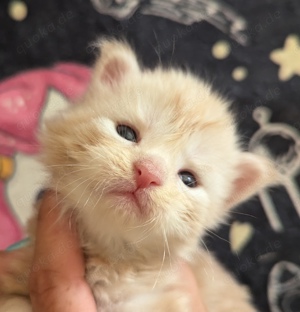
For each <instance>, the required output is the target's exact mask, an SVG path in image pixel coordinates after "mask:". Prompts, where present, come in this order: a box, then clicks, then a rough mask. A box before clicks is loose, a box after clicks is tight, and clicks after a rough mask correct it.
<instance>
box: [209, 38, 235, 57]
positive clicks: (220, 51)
mask: <svg viewBox="0 0 300 312" xmlns="http://www.w3.org/2000/svg"><path fill="white" fill-rule="evenodd" d="M230 51H231V48H230V44H229V43H228V42H227V41H225V40H221V41H218V42H216V43H215V44H214V46H213V47H212V55H213V56H214V57H215V58H216V59H219V60H222V59H225V58H226V57H228V55H229V54H230Z"/></svg>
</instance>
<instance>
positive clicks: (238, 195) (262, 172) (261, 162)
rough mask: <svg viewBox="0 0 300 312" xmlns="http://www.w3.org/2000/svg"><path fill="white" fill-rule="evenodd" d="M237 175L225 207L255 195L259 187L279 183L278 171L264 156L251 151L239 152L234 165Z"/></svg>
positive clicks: (232, 205) (230, 206)
mask: <svg viewBox="0 0 300 312" xmlns="http://www.w3.org/2000/svg"><path fill="white" fill-rule="evenodd" d="M236 170H237V177H236V179H235V180H234V183H233V188H232V191H231V194H230V196H229V198H228V199H227V204H226V206H227V208H232V207H234V206H236V205H238V204H239V203H241V202H243V201H245V200H247V199H248V198H249V197H251V196H253V195H255V193H257V192H258V191H259V190H260V189H262V188H264V187H267V186H271V185H275V184H278V183H279V180H280V177H279V172H278V171H277V170H276V168H275V165H274V164H273V163H272V162H271V161H270V160H267V159H266V158H263V157H260V156H258V155H255V154H251V153H246V152H245V153H241V154H240V159H239V162H238V165H237V167H236Z"/></svg>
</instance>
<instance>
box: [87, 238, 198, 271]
mask: <svg viewBox="0 0 300 312" xmlns="http://www.w3.org/2000/svg"><path fill="white" fill-rule="evenodd" d="M81 241H82V246H83V247H84V249H85V250H86V253H87V255H88V256H94V257H99V258H101V259H103V260H104V261H106V262H108V263H112V264H116V265H118V264H124V265H126V264H128V265H131V264H133V263H134V264H135V265H138V266H141V267H144V266H147V265H151V266H154V265H155V264H157V265H161V263H162V262H165V263H172V262H174V261H175V262H176V261H178V259H180V258H183V259H191V258H192V257H193V255H194V253H195V252H196V251H197V249H198V248H197V242H196V241H195V242H194V243H192V244H189V245H188V246H187V245H186V244H184V243H180V242H176V243H175V242H171V241H170V242H169V243H168V245H166V244H165V243H164V242H163V241H161V242H157V241H155V242H153V243H145V242H143V243H140V244H136V243H131V242H128V241H125V240H124V239H123V238H121V237H117V236H111V235H105V234H103V233H102V236H101V237H97V239H95V238H92V237H91V236H90V235H89V234H87V233H83V232H82V233H81Z"/></svg>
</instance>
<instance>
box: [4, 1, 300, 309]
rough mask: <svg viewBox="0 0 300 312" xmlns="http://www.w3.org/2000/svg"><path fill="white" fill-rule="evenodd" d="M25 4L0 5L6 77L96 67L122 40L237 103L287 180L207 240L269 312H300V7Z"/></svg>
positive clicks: (251, 133) (246, 132) (248, 142)
mask: <svg viewBox="0 0 300 312" xmlns="http://www.w3.org/2000/svg"><path fill="white" fill-rule="evenodd" d="M24 2H25V3H26V7H27V10H28V11H27V14H26V12H23V13H22V8H21V11H19V13H18V12H16V11H14V9H13V7H12V1H8V0H5V1H1V2H0V66H1V71H0V78H1V79H4V78H7V77H9V76H10V75H13V74H16V73H19V72H20V71H22V70H25V69H33V68H37V67H48V66H50V65H53V64H54V63H57V62H61V61H73V62H79V63H83V64H86V65H90V64H92V62H93V60H94V56H95V55H94V51H93V49H92V48H91V47H90V46H89V44H90V43H91V42H92V41H94V40H95V39H96V38H97V37H99V36H100V37H101V36H104V35H106V36H107V35H109V36H111V35H112V36H115V37H122V38H126V39H127V40H128V41H129V42H130V43H131V44H132V45H133V46H134V47H135V48H136V50H137V51H138V53H139V55H140V56H141V61H142V63H143V64H144V65H145V66H146V67H153V66H155V65H157V64H158V63H159V62H161V63H162V64H164V65H170V64H171V65H175V66H179V67H183V68H186V67H188V68H189V69H190V70H191V71H193V72H194V73H196V74H197V75H199V76H201V77H204V78H205V79H208V80H209V81H211V82H212V83H213V85H214V87H215V89H216V90H218V91H219V92H221V93H223V94H224V95H226V96H227V97H228V98H230V99H231V100H232V102H233V110H234V112H235V113H236V116H237V121H238V124H239V131H240V134H241V136H242V138H243V142H244V147H245V149H250V150H252V151H255V152H261V151H264V153H267V154H268V155H269V157H271V158H273V159H275V160H276V162H277V163H278V165H279V167H280V168H281V171H282V174H283V180H282V181H283V182H282V186H280V187H277V188H274V189H272V190H268V191H262V192H261V193H260V194H259V196H257V198H255V199H252V200H250V201H249V202H247V203H245V204H243V205H242V206H241V207H239V208H238V209H237V210H235V213H234V214H233V217H232V218H231V220H230V222H229V223H228V225H224V226H223V227H222V228H221V229H220V230H219V231H218V232H216V233H215V234H214V233H209V235H208V237H207V239H206V244H207V246H208V248H209V249H211V250H214V251H215V252H216V254H217V256H218V258H219V259H220V261H221V262H222V263H224V265H225V266H226V267H227V268H228V269H229V270H231V271H232V272H233V273H234V274H235V275H236V276H237V278H238V279H239V280H240V281H241V282H242V283H245V284H247V285H248V286H249V287H250V288H251V291H252V293H253V295H254V299H255V303H256V304H257V307H258V308H259V309H260V310H261V311H272V312H275V311H276V312H287V311H300V268H299V267H298V266H299V265H300V252H299V248H297V246H298V243H299V240H300V219H299V214H300V194H299V191H298V184H297V181H298V182H299V177H298V175H297V173H298V170H299V161H300V156H299V153H300V140H299V132H298V130H299V128H300V106H299V104H300V77H299V75H300V41H299V37H298V35H300V1H299V0H244V1H240V0H226V1H223V2H222V3H221V2H220V1H214V0H186V1H174V0H164V1H162V0H161V1H158V0H146V1H138V0H127V1H126V0H122V1H103V0H43V1H39V0H26V1H24ZM26 7H25V8H26ZM9 12H10V14H9ZM18 14H19V15H18ZM22 14H23V16H22ZM16 19H19V20H16ZM0 114H1V113H0ZM229 240H230V242H231V244H230V242H229ZM233 240H234V241H235V244H233V243H232V241H233ZM237 240H239V242H238V243H237V242H236V241H237ZM297 242H298V243H297ZM233 245H235V247H233ZM236 245H238V248H237V247H236ZM232 250H234V252H232ZM241 312H242V311H241Z"/></svg>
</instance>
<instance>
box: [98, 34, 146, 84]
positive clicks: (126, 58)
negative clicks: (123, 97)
mask: <svg viewBox="0 0 300 312" xmlns="http://www.w3.org/2000/svg"><path fill="white" fill-rule="evenodd" d="M99 46H100V57H99V59H98V60H97V62H96V65H95V70H94V73H93V79H94V83H96V84H99V83H101V84H104V85H107V86H110V87H113V86H115V85H118V84H119V83H120V82H122V81H123V80H124V79H126V78H127V77H128V76H130V75H132V74H135V73H139V72H140V67H139V64H138V61H137V57H136V55H135V53H134V52H133V50H132V49H131V47H130V46H129V45H128V44H127V43H125V42H122V41H117V40H103V41H100V43H99Z"/></svg>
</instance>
